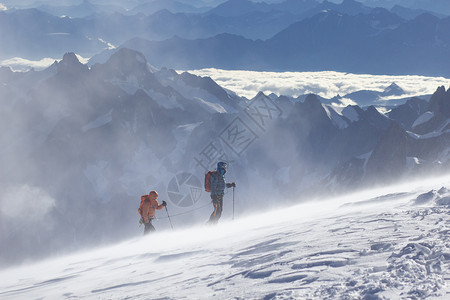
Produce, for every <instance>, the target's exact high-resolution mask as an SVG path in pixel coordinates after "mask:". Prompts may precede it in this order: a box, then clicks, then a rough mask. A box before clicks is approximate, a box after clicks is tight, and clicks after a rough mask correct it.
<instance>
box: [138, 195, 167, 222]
mask: <svg viewBox="0 0 450 300" xmlns="http://www.w3.org/2000/svg"><path fill="white" fill-rule="evenodd" d="M142 197H145V196H142ZM163 208H164V205H162V204H159V203H158V201H156V200H151V199H150V197H148V195H147V197H146V199H145V200H144V203H143V204H142V217H143V218H144V222H145V223H148V222H149V221H150V219H153V218H154V217H155V210H156V209H158V210H159V209H163Z"/></svg>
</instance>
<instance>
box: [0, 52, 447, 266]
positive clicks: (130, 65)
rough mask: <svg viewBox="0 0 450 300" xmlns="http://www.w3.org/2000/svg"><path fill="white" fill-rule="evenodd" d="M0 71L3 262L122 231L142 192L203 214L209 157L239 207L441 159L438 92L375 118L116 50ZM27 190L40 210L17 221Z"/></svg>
mask: <svg viewBox="0 0 450 300" xmlns="http://www.w3.org/2000/svg"><path fill="white" fill-rule="evenodd" d="M0 70H1V72H0V79H1V85H0V99H2V106H1V108H0V122H1V123H0V124H1V128H8V130H6V131H4V132H2V136H1V140H0V142H1V146H2V155H1V158H0V159H1V165H2V169H1V173H0V176H1V181H0V182H1V186H0V192H1V197H0V199H1V208H2V209H1V214H2V218H0V225H1V228H5V231H3V232H2V234H1V235H0V238H1V240H0V247H1V251H0V253H1V260H2V263H6V262H8V263H13V262H17V261H21V260H23V258H24V257H29V256H31V257H41V256H46V255H49V254H55V253H61V252H64V251H69V250H71V249H74V248H75V249H76V248H79V247H85V246H86V245H92V244H96V243H98V242H99V241H104V242H112V241H117V240H120V239H123V238H124V237H129V236H130V234H134V233H136V219H137V212H136V207H137V201H138V199H139V197H140V195H142V194H145V193H148V192H149V191H150V190H151V189H157V190H158V191H159V193H160V195H161V198H162V200H166V201H167V202H168V203H169V205H170V206H171V212H172V213H174V214H177V215H178V214H179V217H178V219H177V221H176V223H177V224H176V225H180V224H183V226H188V225H190V224H196V223H198V222H203V221H204V220H206V218H207V216H208V208H209V206H210V199H209V197H208V195H207V194H206V193H202V190H203V187H202V180H203V178H202V177H203V176H204V173H205V171H207V170H209V169H212V168H214V166H215V164H216V162H217V160H219V159H220V160H226V161H228V162H229V165H230V168H229V170H228V173H227V181H235V182H237V183H238V187H237V191H238V193H237V197H239V198H240V199H242V201H239V204H238V206H237V207H236V209H238V210H239V211H241V212H246V211H254V210H255V209H256V210H258V209H259V208H261V207H266V206H269V207H270V206H276V205H281V204H287V203H292V202H298V201H304V200H307V199H309V198H310V197H311V195H318V192H321V193H323V194H322V195H325V194H329V193H330V192H342V191H343V190H347V189H349V188H350V189H353V190H356V189H360V188H362V187H364V186H367V185H373V184H386V183H391V182H393V181H395V180H398V179H400V178H409V176H424V174H428V173H436V174H439V173H442V172H446V171H447V170H448V164H449V161H450V157H449V155H448V154H449V151H450V142H449V141H450V139H449V138H448V135H449V129H448V122H449V119H450V115H449V111H448V103H450V96H449V92H448V91H445V88H444V87H441V88H439V89H438V90H437V91H436V93H435V94H434V95H433V96H432V98H431V100H430V102H429V103H427V102H425V100H423V99H411V100H409V101H408V102H406V103H405V104H403V105H402V106H398V107H396V108H392V107H390V108H389V109H391V110H390V111H389V112H388V113H386V112H385V111H382V112H380V111H379V110H378V109H377V108H375V107H374V106H369V107H364V108H361V107H360V106H357V105H353V106H345V107H344V106H343V105H342V103H336V102H329V101H327V103H324V102H321V101H320V98H319V97H317V96H316V95H313V94H311V95H308V96H307V97H306V98H305V99H304V100H303V99H302V100H298V99H297V100H296V99H292V98H289V97H284V96H279V97H276V96H275V97H268V96H266V95H264V94H263V93H259V94H258V95H257V96H255V97H254V98H253V99H251V100H248V99H246V98H243V97H240V96H239V95H236V94H235V93H232V92H231V91H228V90H225V89H223V88H222V87H220V86H219V85H218V84H217V83H216V82H214V81H213V80H212V79H211V78H208V77H199V76H196V75H193V74H189V73H186V72H185V73H181V74H179V73H177V72H175V71H173V70H170V69H165V68H162V69H160V70H158V69H155V68H154V67H152V66H151V65H150V64H149V63H148V62H147V59H146V57H145V56H144V55H142V54H141V53H139V52H136V51H133V50H130V49H126V48H122V49H120V50H119V51H118V52H116V53H115V54H114V55H113V56H111V57H110V58H109V60H108V61H107V62H106V63H104V64H95V65H93V66H91V67H88V66H87V65H84V64H81V63H80V62H79V61H78V60H77V58H76V56H75V55H74V54H73V53H72V54H70V53H68V54H66V55H65V56H64V58H63V60H62V61H60V62H58V63H56V62H55V64H53V65H52V66H51V67H50V68H48V69H46V70H44V71H40V72H36V71H29V72H26V73H14V72H11V71H10V70H9V69H7V68H2V69H0ZM396 91H398V88H395V86H391V88H390V89H388V90H387V91H386V93H396ZM379 109H380V108H379ZM397 124H399V125H397ZM400 142H401V143H400ZM394 171H395V172H394ZM29 195H32V196H29ZM280 195H281V199H280V200H279V201H280V202H281V203H279V204H276V203H273V201H272V199H273V198H274V197H278V196H280ZM30 197H31V198H32V199H33V200H32V201H33V202H32V203H33V207H38V208H39V209H32V210H31V211H29V212H28V213H27V214H28V215H27V220H28V221H29V222H27V223H23V219H22V218H21V216H22V212H23V207H24V206H26V205H27V203H28V202H29V201H30V200H29V198H30ZM232 197H233V195H232V193H231V191H228V193H227V195H226V201H231V198H232ZM191 210H193V212H192V213H189V214H186V212H187V211H191ZM228 213H229V212H228ZM42 220H46V222H41V221H42ZM30 224H31V225H32V227H31V228H30V227H29V226H30Z"/></svg>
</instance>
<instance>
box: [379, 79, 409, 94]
mask: <svg viewBox="0 0 450 300" xmlns="http://www.w3.org/2000/svg"><path fill="white" fill-rule="evenodd" d="M404 93H405V91H404V90H403V89H402V88H401V87H399V86H398V85H397V84H396V83H395V82H393V83H391V85H390V86H388V87H387V88H385V89H384V91H383V94H385V95H389V96H391V95H395V96H400V95H403V94H404Z"/></svg>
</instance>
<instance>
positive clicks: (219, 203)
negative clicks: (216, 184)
mask: <svg viewBox="0 0 450 300" xmlns="http://www.w3.org/2000/svg"><path fill="white" fill-rule="evenodd" d="M211 200H212V203H213V206H214V211H213V212H212V214H211V216H210V217H209V221H208V223H213V224H214V223H217V222H218V221H219V219H220V217H221V216H222V209H223V195H211Z"/></svg>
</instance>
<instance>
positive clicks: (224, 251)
mask: <svg viewBox="0 0 450 300" xmlns="http://www.w3.org/2000/svg"><path fill="white" fill-rule="evenodd" d="M449 205H450V177H443V178H437V179H436V178H435V179H432V180H428V181H422V182H419V183H418V182H416V183H413V182H410V183H408V184H405V185H401V186H395V187H386V188H379V189H374V190H371V191H365V192H361V193H358V194H353V195H348V196H345V197H340V198H335V199H329V200H322V201H312V202H309V203H305V204H301V205H296V206H293V207H286V208H283V209H281V210H276V211H275V210H274V211H271V212H267V213H260V214H255V215H253V216H246V217H240V218H238V219H237V220H234V221H230V220H222V223H221V224H219V225H218V226H213V227H208V226H205V227H196V228H189V229H183V230H175V231H173V232H172V231H165V232H159V233H156V234H154V235H151V236H147V237H144V238H137V239H133V240H130V241H128V242H125V243H122V244H118V245H115V246H113V247H108V248H101V249H97V250H92V251H89V252H85V253H77V254H74V255H71V256H66V257H60V258H56V259H53V260H48V261H43V262H40V263H37V264H30V265H27V266H23V267H17V268H14V269H7V270H2V271H1V272H0V298H1V299H79V298H81V299H84V298H87V299H306V298H312V299H342V298H344V299H361V298H364V299H424V298H427V299H449V297H450V235H449V230H450V217H449V213H450V210H449ZM229 206H230V203H226V207H225V209H230V207H229Z"/></svg>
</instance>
